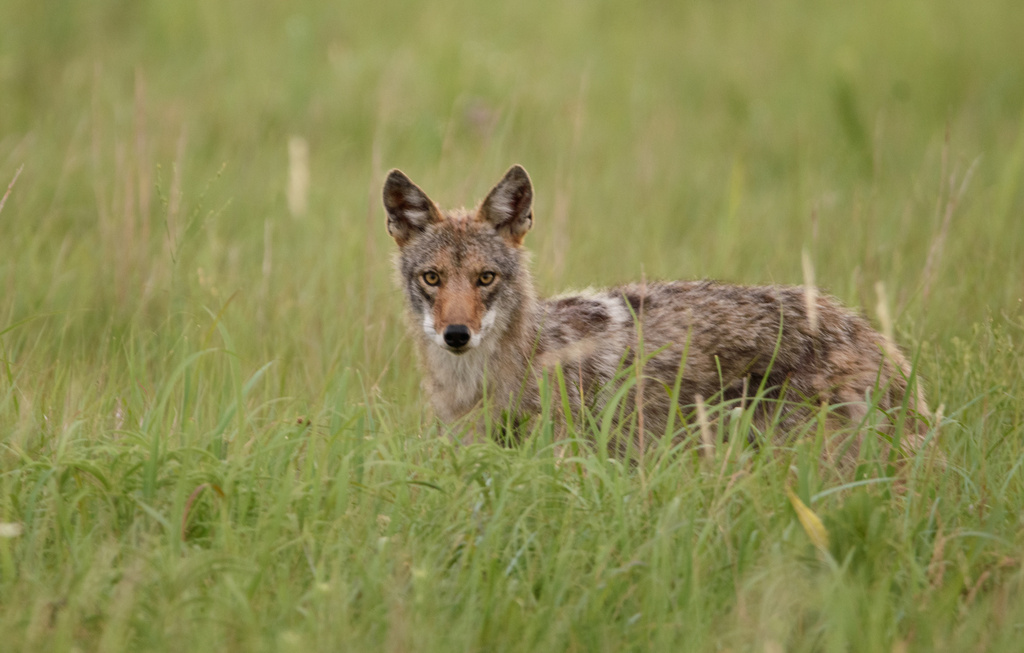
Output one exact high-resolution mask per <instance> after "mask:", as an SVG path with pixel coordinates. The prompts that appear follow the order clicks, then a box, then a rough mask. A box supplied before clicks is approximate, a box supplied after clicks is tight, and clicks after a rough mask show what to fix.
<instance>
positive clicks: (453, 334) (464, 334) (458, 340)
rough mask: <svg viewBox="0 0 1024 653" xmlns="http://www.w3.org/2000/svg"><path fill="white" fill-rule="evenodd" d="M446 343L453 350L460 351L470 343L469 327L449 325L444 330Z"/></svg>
mask: <svg viewBox="0 0 1024 653" xmlns="http://www.w3.org/2000/svg"><path fill="white" fill-rule="evenodd" d="M444 342H445V344H446V345H448V346H449V347H451V348H453V349H458V348H459V347H462V346H464V345H465V344H466V343H467V342H469V327H468V326H466V325H465V324H449V325H448V326H446V327H445V328H444Z"/></svg>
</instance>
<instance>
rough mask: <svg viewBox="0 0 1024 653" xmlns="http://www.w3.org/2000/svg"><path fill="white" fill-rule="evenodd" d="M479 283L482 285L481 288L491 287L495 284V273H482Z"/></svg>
mask: <svg viewBox="0 0 1024 653" xmlns="http://www.w3.org/2000/svg"><path fill="white" fill-rule="evenodd" d="M477 283H478V284H480V285H481V286H489V285H491V284H492V283H494V273H493V272H481V273H480V278H479V279H477Z"/></svg>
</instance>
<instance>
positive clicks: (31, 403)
mask: <svg viewBox="0 0 1024 653" xmlns="http://www.w3.org/2000/svg"><path fill="white" fill-rule="evenodd" d="M1022 32H1024V6H1021V5H1020V3H1017V2H1012V1H1010V0H1005V1H1001V0H990V1H988V2H983V3H974V4H972V5H970V6H968V5H964V4H962V3H955V2H951V1H947V0H938V1H936V0H929V1H927V2H926V1H924V0H911V1H909V2H903V3H889V2H881V1H880V0H868V1H867V2H862V3H852V4H851V3H837V2H816V3H810V2H799V1H797V0H780V1H779V2H772V3H750V4H743V3H710V4H707V3H685V4H684V3H668V2H659V3H648V4H647V5H645V6H643V7H639V8H627V7H626V6H625V5H617V4H611V3H578V2H567V3H560V4H556V5H552V4H550V3H539V2H530V1H527V2H524V3H516V4H510V5H500V6H499V5H496V6H493V7H488V8H486V9H484V8H482V5H477V4H471V3H464V2H458V1H451V2H438V3H432V4H431V5H430V6H429V7H428V6H426V5H424V6H423V7H412V6H410V5H408V4H407V3H392V2H387V1H384V2H374V3H352V4H351V5H347V6H342V5H337V4H334V5H331V4H325V3H312V2H287V3H286V2H272V3H263V4H262V5H261V6H260V8H259V10H258V11H256V10H254V9H253V7H251V6H249V5H247V4H243V3H239V2H226V3H191V2H171V1H160V0H158V1H154V2H148V3H123V2H114V1H113V0H102V1H97V2H90V3H81V2H69V3H65V4H64V5H63V6H62V7H61V8H60V10H54V9H52V8H50V7H48V6H44V5H43V4H40V3H33V2H27V1H22V0H13V1H10V2H5V3H4V4H3V5H2V6H0V97H3V102H2V107H3V108H2V110H0V188H3V189H6V188H7V184H9V183H10V182H11V180H13V179H15V175H16V174H17V173H18V171H19V170H20V171H21V172H20V176H18V177H17V179H16V181H14V183H13V186H11V188H10V194H9V196H7V200H6V203H4V204H3V205H2V208H0V523H2V524H3V526H2V527H0V632H3V638H4V643H5V644H4V647H5V650H12V651H36V650H55V651H61V650H68V651H70V650H78V651H92V650H97V651H119V650H154V651H159V650H195V651H206V650H211V651H212V650H216V651H225V650H239V651H242V650H245V651H248V650H282V651H288V650H296V651H300V650H301V651H307V650H339V649H347V650H382V649H384V650H393V651H401V650H649V649H655V650H695V651H706V650H734V651H739V650H764V651H782V650H785V651H875V650H879V651H881V650H885V651H890V650H891V651H917V650H921V651H932V650H949V651H963V650H992V651H1016V650H1018V648H1019V632H1020V629H1021V627H1022V625H1024V601H1022V600H1021V598H1020V597H1021V589H1022V587H1021V585H1022V580H1024V578H1022V573H1024V572H1022V567H1021V562H1022V561H1021V553H1020V551H1021V545H1022V540H1024V531H1022V529H1021V526H1020V521H1021V506H1022V505H1024V437H1022V436H1024V399H1022V397H1024V381H1022V379H1024V337H1022V331H1024V306H1022V297H1024V275H1022V274H1021V271H1022V270H1024V227H1022V226H1021V224H1022V223H1021V221H1020V220H1019V217H1020V215H1021V214H1022V211H1024V190H1022V184H1021V182H1022V179H1024V122H1022V119H1024V65H1022V64H1021V63H1020V57H1019V55H1018V51H1019V35H1020V34H1021V33H1022ZM295 139H300V140H295ZM290 140H291V142H292V143H298V144H299V146H298V148H297V149H298V150H301V149H302V147H301V143H303V142H304V143H305V144H306V147H307V149H308V161H307V172H308V194H306V195H307V196H306V198H305V199H306V204H307V208H306V210H305V211H303V210H302V206H301V204H302V202H301V201H299V202H298V203H296V200H295V199H294V197H293V199H292V200H291V202H290V201H289V184H291V185H292V186H293V188H294V187H297V188H298V190H292V191H291V192H292V194H293V195H294V194H296V193H298V194H299V195H303V194H304V193H303V192H302V191H301V187H302V186H303V182H302V175H301V174H298V177H297V178H296V177H295V175H296V170H297V169H298V168H301V167H302V166H301V159H302V154H301V152H297V153H295V152H293V154H292V155H291V156H292V159H293V161H292V163H291V164H290V163H289V141H290ZM292 149H293V150H295V149H296V147H295V146H293V147H292ZM513 162H519V163H522V164H524V165H525V166H526V168H527V169H528V170H530V172H531V174H532V176H533V180H534V184H535V186H536V189H537V200H536V211H537V222H536V228H535V229H534V231H533V233H531V234H530V236H529V237H528V241H527V242H528V244H529V246H530V247H531V248H532V250H533V251H534V252H535V259H534V260H535V269H536V273H537V278H538V282H539V284H540V286H541V289H542V290H543V291H544V292H554V291H558V290H560V289H564V288H566V287H573V286H576V287H580V286H586V285H600V284H605V283H614V282H617V281H624V280H629V279H638V278H640V277H641V276H644V277H646V278H688V277H703V276H708V277H717V278H724V279H729V280H733V281H739V282H746V283H763V282H784V283H797V284H799V283H802V281H803V278H804V272H803V270H804V266H803V264H802V260H801V258H802V256H801V254H802V252H804V251H806V252H807V258H808V259H809V262H810V263H811V267H812V269H813V273H814V276H815V279H816V281H817V282H818V283H819V284H821V285H822V286H824V287H825V288H827V289H828V290H829V291H830V292H832V293H833V294H835V295H837V296H839V297H841V298H842V299H843V300H844V301H846V302H848V303H850V304H851V305H854V306H859V307H862V308H863V310H864V311H865V312H866V313H868V314H869V315H870V316H871V317H872V319H874V320H875V321H876V323H880V321H881V320H882V319H884V318H881V317H879V316H882V315H890V316H891V318H892V322H893V324H894V330H895V334H896V339H897V340H898V341H899V342H900V343H901V344H902V345H903V347H904V349H905V350H906V351H908V352H910V353H912V354H913V356H914V357H915V359H916V360H917V370H918V372H919V373H920V375H921V376H922V378H923V379H924V380H925V383H926V388H927V391H928V394H929V398H930V401H931V403H932V405H933V407H934V406H938V405H940V404H941V405H942V406H943V407H944V410H943V414H944V418H943V420H942V422H941V425H940V427H939V429H938V435H937V441H938V449H939V451H941V453H942V454H943V455H944V456H945V458H946V460H947V462H948V464H947V466H946V467H944V468H937V467H935V466H933V465H928V464H927V461H926V460H925V459H923V458H922V459H921V460H917V461H915V462H914V464H912V465H910V466H909V467H908V469H907V470H906V471H905V472H904V473H903V477H902V478H901V480H900V482H899V483H894V482H893V481H892V480H891V479H890V477H889V476H888V475H887V474H886V470H873V472H872V473H871V474H869V475H867V476H866V477H863V478H860V480H850V479H844V478H840V477H836V476H835V475H834V474H830V473H829V472H828V471H827V470H826V469H823V468H822V466H821V465H820V461H819V457H818V452H817V449H816V447H818V446H820V445H819V444H817V443H816V442H815V441H814V439H813V438H806V439H802V440H799V441H796V442H790V443H788V444H784V445H783V444H780V445H778V446H776V447H770V448H769V450H768V451H763V452H761V453H758V454H755V453H753V452H752V451H749V450H747V449H744V448H740V447H736V448H732V449H730V448H718V449H716V451H715V452H714V454H713V455H711V456H709V457H706V458H700V457H698V456H697V455H696V453H694V452H692V451H691V452H690V453H684V454H683V455H677V456H672V457H668V456H653V457H652V458H651V459H650V460H649V461H646V462H645V464H644V465H641V466H639V467H630V466H629V465H623V464H622V463H621V462H617V461H614V460H606V459H604V458H603V457H600V456H597V455H594V454H591V453H588V452H587V450H586V449H583V450H581V451H580V452H579V454H578V455H576V456H570V457H569V458H568V459H559V458H557V457H556V452H555V451H554V448H553V447H552V446H551V444H550V442H549V441H547V440H546V439H545V437H544V434H543V433H540V434H539V435H538V436H536V437H534V438H532V439H530V440H529V441H528V442H527V443H525V444H524V445H523V446H522V447H519V448H515V449H502V448H500V447H498V446H495V445H490V444H477V445H472V446H467V447H455V446H452V445H451V444H449V443H448V441H447V440H446V439H444V438H442V437H440V436H439V433H438V431H439V429H438V426H437V425H436V424H435V423H434V422H433V421H432V419H431V418H430V416H429V413H428V411H427V409H426V407H425V402H424V398H423V397H422V396H421V394H420V392H419V390H418V372H417V370H416V368H415V365H414V363H413V361H412V347H411V344H410V342H409V340H408V339H407V338H406V337H405V336H404V328H403V324H402V320H401V319H400V316H401V310H402V308H401V297H400V296H399V294H398V292H397V291H396V290H395V288H394V286H393V285H392V283H391V279H390V262H389V257H390V254H391V252H392V247H393V245H392V243H391V242H390V241H389V239H388V237H387V235H386V233H385V231H384V219H383V215H382V211H381V209H380V206H379V188H380V185H381V183H382V179H383V174H384V172H385V171H386V170H387V169H388V168H390V167H393V166H400V167H402V168H403V169H404V170H405V171H407V172H408V173H409V174H410V175H412V176H413V178H414V179H416V180H417V181H418V182H420V183H422V184H423V186H424V187H425V188H427V189H429V190H430V191H431V192H432V194H433V195H435V196H436V197H437V199H438V200H440V201H442V202H443V203H446V204H449V205H452V204H460V203H463V202H473V201H476V199H478V198H479V197H480V196H481V194H482V193H483V192H484V191H486V189H487V188H489V187H490V185H491V184H493V183H494V182H495V181H496V180H497V179H498V178H499V177H500V175H501V173H502V172H503V171H504V170H505V169H506V168H507V167H508V165H509V164H511V163H513ZM290 175H292V176H291V177H290ZM290 178H291V179H292V181H289V179H290ZM879 289H881V290H882V291H883V292H882V293H879ZM880 296H881V297H883V298H884V299H882V300H881V301H880V299H879V298H880ZM712 417H714V414H713V415H712ZM790 492H792V494H790ZM801 506H802V508H801ZM807 511H810V512H811V513H813V515H815V516H816V517H818V518H819V519H820V520H821V522H822V525H823V528H824V529H825V531H827V533H828V541H827V544H826V543H825V542H823V541H821V540H820V538H818V539H817V545H816V544H815V539H813V538H812V537H811V536H810V535H809V534H808V533H811V534H812V535H813V534H814V533H815V532H816V531H815V529H814V528H809V529H805V527H804V526H803V525H802V524H801V521H800V519H799V516H800V515H801V514H802V515H803V516H804V517H805V518H807V514H806V513H807Z"/></svg>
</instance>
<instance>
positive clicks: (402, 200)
mask: <svg viewBox="0 0 1024 653" xmlns="http://www.w3.org/2000/svg"><path fill="white" fill-rule="evenodd" d="M384 210H385V211H387V214H388V233H389V234H391V237H392V238H394V239H395V242H396V243H398V246H399V247H405V244H406V243H408V242H409V241H410V240H412V239H413V238H415V237H416V236H418V235H419V234H421V233H423V232H424V231H426V229H427V226H428V225H430V224H431V223H434V222H441V221H442V220H443V218H442V217H441V213H440V211H438V210H437V206H436V205H435V204H434V203H433V202H432V201H431V200H430V198H429V197H427V194H426V193H424V192H423V191H422V190H420V187H419V186H417V185H416V184H414V183H412V181H410V180H409V178H408V177H406V176H405V173H403V172H402V171H401V170H399V169H397V168H396V169H394V170H392V171H391V172H389V173H388V178H387V181H385V182H384Z"/></svg>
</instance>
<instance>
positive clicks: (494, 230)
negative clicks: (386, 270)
mask: <svg viewBox="0 0 1024 653" xmlns="http://www.w3.org/2000/svg"><path fill="white" fill-rule="evenodd" d="M532 203H533V187H532V186H531V184H530V177H529V175H527V174H526V170H524V169H523V168H522V167H521V166H518V165H516V166H512V167H511V168H509V170H508V172H506V173H505V176H504V177H503V178H502V180H501V181H500V182H498V184H497V185H496V186H495V187H494V188H493V189H492V190H491V192H490V193H488V195H487V198H486V199H484V201H483V202H482V203H481V204H480V206H479V207H477V208H476V209H475V210H472V211H467V210H465V209H459V210H455V211H442V210H441V209H440V208H438V206H437V205H436V204H435V203H434V202H433V201H431V199H430V198H429V197H427V195H426V193H424V192H423V191H422V190H420V188H419V187H418V186H416V184H414V183H412V182H411V181H410V180H409V178H408V177H406V176H405V175H404V174H403V173H402V172H401V171H400V170H392V171H391V172H390V173H388V178H387V181H386V182H385V183H384V209H385V210H386V211H387V218H388V233H389V234H391V237H392V238H394V239H395V242H396V243H398V247H399V254H398V260H397V263H398V271H399V275H400V277H401V281H402V285H403V287H404V290H405V294H406V298H407V299H408V302H409V308H410V309H411V311H412V313H413V315H414V316H415V317H416V318H417V319H418V320H419V321H421V323H422V325H423V332H424V334H425V335H426V337H427V339H428V340H429V341H430V342H432V343H434V344H435V345H437V346H438V347H441V348H443V349H445V350H447V351H449V352H451V353H453V354H463V353H466V352H468V351H470V350H472V349H474V348H476V347H479V346H480V345H481V343H484V342H486V341H488V340H490V339H492V338H497V337H498V336H500V335H501V333H502V332H504V331H505V330H507V328H508V326H509V325H510V324H511V322H512V321H513V320H515V319H516V317H517V316H518V313H519V307H520V305H521V304H522V302H523V301H524V300H525V299H527V298H528V297H530V296H531V293H532V290H531V286H530V281H529V273H528V272H527V270H526V269H525V267H524V258H525V255H524V253H523V250H522V249H521V248H520V246H521V245H522V242H523V237H525V236H526V232H527V231H529V230H530V227H531V225H532V224H533V209H532Z"/></svg>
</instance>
